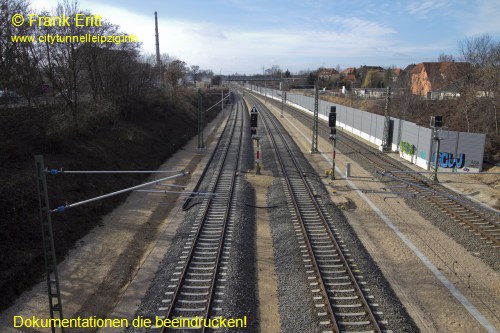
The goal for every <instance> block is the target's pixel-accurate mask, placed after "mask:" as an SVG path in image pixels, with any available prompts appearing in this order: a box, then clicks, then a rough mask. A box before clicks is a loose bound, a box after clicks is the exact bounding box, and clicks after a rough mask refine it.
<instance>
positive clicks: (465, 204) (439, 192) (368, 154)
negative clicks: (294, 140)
mask: <svg viewBox="0 0 500 333" xmlns="http://www.w3.org/2000/svg"><path fill="white" fill-rule="evenodd" d="M271 103H272V104H274V105H278V104H279V102H278V101H275V100H272V99H271ZM286 109H287V110H288V111H289V112H290V111H291V112H293V113H294V114H295V115H296V116H298V117H299V118H302V119H306V120H309V119H311V118H312V117H311V116H309V115H307V114H306V113H305V112H303V111H300V110H298V109H296V108H294V107H292V106H290V105H287V106H286ZM319 131H320V132H321V133H322V134H324V135H322V136H323V137H325V138H327V137H328V135H329V131H328V129H327V127H326V124H324V123H322V122H320V128H319ZM338 134H340V135H341V137H342V140H339V143H340V145H344V146H346V147H349V148H350V149H352V150H353V151H354V152H357V153H358V154H360V155H361V156H362V157H363V158H365V159H367V160H368V161H370V162H371V163H373V164H374V165H375V166H376V167H377V168H379V169H380V170H381V171H382V172H385V171H386V170H387V169H389V168H388V166H391V167H392V168H396V169H397V170H393V171H398V173H401V176H400V177H398V178H399V181H402V180H403V179H405V178H404V177H405V176H406V177H409V179H411V180H413V181H412V182H410V183H412V185H411V187H412V188H414V189H415V191H417V192H419V194H420V195H422V197H424V198H426V199H428V200H429V201H430V202H431V204H434V205H436V206H438V207H440V208H441V209H443V210H444V211H446V212H447V213H448V214H449V215H452V216H453V217H454V218H455V219H457V220H459V221H462V222H463V223H465V224H467V225H469V226H470V227H471V228H472V229H473V230H474V231H476V232H478V233H479V234H480V235H481V236H482V237H484V238H486V239H488V240H492V238H494V239H495V240H494V241H493V244H494V246H498V245H499V243H500V239H499V238H495V237H497V236H492V235H490V233H491V232H493V231H491V230H490V231H488V230H486V229H484V228H481V227H479V225H476V224H474V223H473V222H471V221H469V220H470V218H468V217H467V215H469V213H470V214H474V215H475V218H479V219H481V220H483V221H485V222H487V223H489V224H490V225H492V226H498V223H496V222H494V221H491V220H490V218H488V217H487V216H485V215H484V214H488V213H489V214H492V213H493V214H495V215H496V216H497V218H498V215H499V213H498V212H497V211H494V210H491V209H488V208H486V207H483V206H481V205H479V204H476V203H474V202H472V201H470V200H467V199H464V200H455V199H450V200H453V201H454V202H455V203H456V204H457V205H459V206H460V207H461V208H462V209H463V210H465V211H466V214H460V213H457V212H456V211H454V210H452V209H451V208H449V207H447V206H446V205H442V204H441V203H440V202H438V200H437V198H438V197H442V198H446V197H447V196H449V195H451V194H450V191H448V190H446V189H444V188H442V187H438V185H436V184H432V183H429V182H428V181H427V180H426V179H422V178H419V177H417V176H416V174H415V173H412V172H405V171H406V170H403V169H402V168H401V167H400V166H399V165H398V162H396V161H393V160H392V159H391V158H389V157H388V156H385V155H381V154H380V153H379V152H378V151H374V149H372V148H370V147H367V146H366V145H364V144H363V143H361V142H359V140H356V139H354V138H351V137H350V136H348V135H346V134H344V133H342V132H338ZM355 146H356V147H355ZM360 149H362V150H363V151H361V150H360ZM417 175H418V174H417ZM407 181H408V180H407ZM415 182H417V183H420V184H422V185H421V186H423V187H427V188H429V189H430V190H429V192H432V193H433V194H434V195H427V194H426V193H423V192H421V191H420V190H419V189H418V188H417V186H419V185H418V184H415ZM394 193H396V194H397V193H398V192H394ZM486 212H487V213H486Z"/></svg>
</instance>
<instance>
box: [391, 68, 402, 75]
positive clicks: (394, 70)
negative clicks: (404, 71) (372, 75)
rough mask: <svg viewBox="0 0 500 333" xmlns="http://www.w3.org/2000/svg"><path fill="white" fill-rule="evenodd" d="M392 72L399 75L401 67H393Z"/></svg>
mask: <svg viewBox="0 0 500 333" xmlns="http://www.w3.org/2000/svg"><path fill="white" fill-rule="evenodd" d="M392 73H393V74H394V75H396V76H399V75H400V74H401V68H399V67H396V68H393V69H392Z"/></svg>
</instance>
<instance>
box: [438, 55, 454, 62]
mask: <svg viewBox="0 0 500 333" xmlns="http://www.w3.org/2000/svg"><path fill="white" fill-rule="evenodd" d="M452 61H455V59H454V58H453V55H451V54H445V53H441V54H440V55H439V57H438V62H452Z"/></svg>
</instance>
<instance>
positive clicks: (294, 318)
mask: <svg viewBox="0 0 500 333" xmlns="http://www.w3.org/2000/svg"><path fill="white" fill-rule="evenodd" d="M267 203H268V206H274V205H276V206H278V208H274V209H270V210H269V214H270V220H271V234H272V238H273V250H274V260H275V262H274V263H275V265H276V274H277V277H278V306H279V312H280V317H281V331H282V332H311V333H315V332H322V331H323V329H322V328H321V327H320V326H319V321H318V316H317V313H316V310H315V306H314V302H313V298H312V296H313V295H312V292H311V291H310V289H309V286H308V284H307V276H306V274H305V268H304V263H303V262H302V260H301V257H302V254H301V253H300V251H299V244H298V242H297V237H296V236H295V231H294V229H293V225H292V223H291V216H290V211H289V210H288V206H287V203H286V199H285V193H284V192H283V185H282V183H281V180H280V179H279V178H276V179H275V180H274V181H273V184H272V185H271V187H270V188H269V191H268V199H267Z"/></svg>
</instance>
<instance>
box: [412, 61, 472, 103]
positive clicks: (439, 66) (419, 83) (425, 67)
mask: <svg viewBox="0 0 500 333" xmlns="http://www.w3.org/2000/svg"><path fill="white" fill-rule="evenodd" d="M469 66H470V65H469V63H466V62H451V61H446V62H422V63H420V64H417V65H416V66H415V67H413V68H412V69H411V71H410V81H411V93H412V94H414V95H420V96H428V95H429V93H430V92H432V91H441V94H442V95H447V96H448V95H449V94H447V93H446V92H445V91H443V88H444V87H449V88H448V89H451V87H452V85H453V83H454V82H458V80H459V79H460V78H461V77H463V75H464V73H465V71H466V70H467V69H468V68H469ZM454 90H455V89H452V90H450V93H453V92H454ZM429 97H430V96H429Z"/></svg>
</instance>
